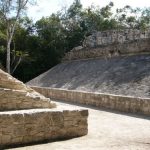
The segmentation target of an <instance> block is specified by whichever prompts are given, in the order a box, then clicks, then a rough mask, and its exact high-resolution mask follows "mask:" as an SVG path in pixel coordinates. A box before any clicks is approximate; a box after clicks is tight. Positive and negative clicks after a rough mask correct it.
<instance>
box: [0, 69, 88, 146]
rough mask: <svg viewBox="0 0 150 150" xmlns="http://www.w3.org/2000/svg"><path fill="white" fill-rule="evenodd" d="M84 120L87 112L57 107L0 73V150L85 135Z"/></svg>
mask: <svg viewBox="0 0 150 150" xmlns="http://www.w3.org/2000/svg"><path fill="white" fill-rule="evenodd" d="M87 117H88V110H84V109H74V108H69V109H64V108H61V107H60V106H57V107H56V104H55V103H53V102H52V101H51V100H50V98H46V97H45V96H43V95H41V94H40V93H38V92H36V91H34V90H33V89H31V88H30V87H28V86H26V85H25V84H23V83H22V82H20V81H18V80H17V79H15V78H13V77H12V76H11V75H9V74H7V73H5V72H4V71H2V70H0V149H3V148H5V147H9V146H15V145H25V144H30V143H37V142H42V141H45V140H48V141H53V140H60V139H69V138H74V137H79V136H83V135H86V134H87V133H88V129H87V128H88V126H87Z"/></svg>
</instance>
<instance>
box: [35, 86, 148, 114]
mask: <svg viewBox="0 0 150 150" xmlns="http://www.w3.org/2000/svg"><path fill="white" fill-rule="evenodd" d="M33 88H34V89H35V90H36V91H38V92H40V93H42V94H43V95H45V96H47V97H51V98H52V99H57V100H64V101H68V102H74V103H80V104H86V105H91V106H96V107H99V108H107V109H112V110H118V111H122V112H129V113H137V114H144V115H148V116H150V98H137V97H131V96H121V95H111V94H103V93H91V92H80V91H70V90H62V89H56V88H55V89H54V88H43V87H33Z"/></svg>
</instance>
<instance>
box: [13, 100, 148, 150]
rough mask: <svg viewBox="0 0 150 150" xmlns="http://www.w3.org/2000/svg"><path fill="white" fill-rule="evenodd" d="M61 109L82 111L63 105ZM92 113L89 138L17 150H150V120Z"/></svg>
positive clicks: (101, 112)
mask: <svg viewBox="0 0 150 150" xmlns="http://www.w3.org/2000/svg"><path fill="white" fill-rule="evenodd" d="M58 105H61V107H65V108H66V107H70V106H73V107H80V108H83V107H81V106H74V105H71V104H66V103H60V102H58ZM88 109H89V120H88V123H89V133H88V135H87V136H83V137H80V138H75V139H71V140H66V141H59V142H52V143H45V144H39V145H33V146H27V147H21V148H16V149H14V150H78V149H79V150H150V117H149V118H144V117H138V116H132V115H130V114H120V113H117V112H108V111H105V110H98V109H93V108H88Z"/></svg>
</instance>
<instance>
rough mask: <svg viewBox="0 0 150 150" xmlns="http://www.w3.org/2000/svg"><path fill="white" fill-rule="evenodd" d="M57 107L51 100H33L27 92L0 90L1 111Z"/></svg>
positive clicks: (36, 98)
mask: <svg viewBox="0 0 150 150" xmlns="http://www.w3.org/2000/svg"><path fill="white" fill-rule="evenodd" d="M55 106H56V105H55V104H54V103H52V102H51V101H50V99H48V98H47V99H46V98H45V99H44V100H43V99H41V98H40V97H35V98H33V97H32V96H30V95H29V94H28V93H27V92H25V91H21V90H10V89H2V88H0V111H6V110H7V111H8V110H20V109H33V108H53V107H55Z"/></svg>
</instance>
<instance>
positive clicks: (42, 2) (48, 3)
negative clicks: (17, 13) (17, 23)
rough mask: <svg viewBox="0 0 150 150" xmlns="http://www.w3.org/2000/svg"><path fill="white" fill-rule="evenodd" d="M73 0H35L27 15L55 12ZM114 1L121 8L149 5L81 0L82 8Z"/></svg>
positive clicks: (149, 3) (147, 0) (148, 3)
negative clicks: (34, 4) (35, 2)
mask: <svg viewBox="0 0 150 150" xmlns="http://www.w3.org/2000/svg"><path fill="white" fill-rule="evenodd" d="M73 1H74V0H37V5H36V6H31V5H30V6H28V12H27V15H28V16H29V17H31V18H32V19H33V20H34V21H36V20H38V19H40V18H42V17H43V16H44V17H47V16H50V15H51V14H52V13H56V12H57V11H59V10H61V9H62V8H63V7H65V6H67V7H68V6H70V5H71V4H72V3H73ZM110 1H112V2H114V5H115V7H116V8H122V7H124V6H126V5H130V6H132V7H133V8H135V7H140V8H144V7H150V0H81V3H82V5H83V7H84V8H87V7H88V6H90V5H91V4H94V5H96V6H100V7H103V6H106V5H107V4H109V2H110Z"/></svg>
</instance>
